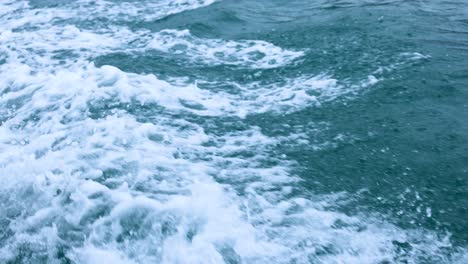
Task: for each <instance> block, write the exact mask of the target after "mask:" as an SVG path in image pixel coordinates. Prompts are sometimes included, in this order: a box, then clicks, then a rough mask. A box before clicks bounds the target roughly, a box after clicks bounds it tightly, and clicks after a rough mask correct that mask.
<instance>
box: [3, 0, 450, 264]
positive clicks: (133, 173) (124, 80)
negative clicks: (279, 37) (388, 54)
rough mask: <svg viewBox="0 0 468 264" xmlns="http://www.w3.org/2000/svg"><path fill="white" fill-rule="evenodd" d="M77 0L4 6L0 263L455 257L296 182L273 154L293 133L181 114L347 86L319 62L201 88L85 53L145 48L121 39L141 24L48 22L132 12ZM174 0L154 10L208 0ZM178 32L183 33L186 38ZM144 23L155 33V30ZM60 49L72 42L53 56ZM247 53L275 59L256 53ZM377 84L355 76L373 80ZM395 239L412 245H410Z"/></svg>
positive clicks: (227, 111) (282, 54)
mask: <svg viewBox="0 0 468 264" xmlns="http://www.w3.org/2000/svg"><path fill="white" fill-rule="evenodd" d="M77 3H80V4H83V6H80V7H79V8H78V11H76V10H73V9H71V8H70V7H68V8H64V7H46V8H43V9H41V10H39V11H38V13H37V12H36V11H34V9H30V7H28V5H27V4H24V3H23V2H16V1H11V2H3V3H2V4H1V5H2V8H0V12H3V13H1V14H6V17H1V18H0V22H4V23H3V25H5V29H6V30H5V31H2V33H1V35H0V47H1V50H0V52H2V54H5V55H4V56H5V59H4V60H5V62H4V63H1V64H0V177H1V179H2V185H1V186H0V231H1V232H0V262H7V261H17V262H23V263H41V262H47V263H60V260H59V259H60V258H61V259H62V260H63V259H65V258H67V259H68V260H70V261H72V262H76V263H90V264H94V263H102V262H103V261H104V262H112V263H223V262H225V263H240V262H244V263H294V262H295V263H310V262H315V263H376V262H381V261H385V260H387V261H390V262H392V261H404V260H405V259H407V261H408V262H409V263H412V262H413V263H417V262H418V260H420V259H423V258H425V257H429V258H432V259H435V260H440V261H444V260H447V259H446V256H445V255H444V254H443V252H442V250H443V249H444V248H446V247H450V246H451V244H450V241H449V240H448V239H445V238H441V237H438V236H437V235H436V234H434V233H431V232H427V231H424V230H403V229H400V228H398V227H396V226H393V225H390V224H386V223H385V222H382V221H378V220H376V219H375V218H373V217H361V216H354V217H351V216H347V215H345V214H343V213H339V212H335V211H333V210H330V209H329V207H330V205H333V204H334V203H335V202H336V201H335V200H334V199H333V197H323V196H313V195H312V194H310V193H308V192H305V191H304V190H301V189H300V188H301V187H300V184H298V182H299V181H300V180H299V179H298V178H297V177H295V176H294V175H292V173H291V171H290V169H291V167H292V166H293V163H292V162H291V161H288V160H287V157H282V158H277V157H274V156H272V155H271V152H272V149H273V148H274V147H275V145H276V144H278V143H279V142H281V141H282V140H285V138H286V139H287V140H289V139H295V138H298V139H301V136H300V135H297V134H294V135H290V136H285V138H279V137H278V138H274V137H268V136H266V135H265V134H264V133H262V131H261V129H259V128H257V127H253V126H252V127H246V128H243V129H240V130H238V131H230V132H221V133H214V132H208V131H205V129H204V128H203V127H202V126H201V125H200V124H198V123H196V122H195V121H193V119H190V118H187V114H190V115H193V116H216V117H227V116H231V117H236V116H238V117H245V116H246V115H248V114H254V113H265V112H277V113H286V112H290V111H295V110H299V109H303V108H304V107H307V106H309V105H311V104H317V103H320V102H323V101H327V100H332V99H334V98H336V97H338V96H340V95H341V94H344V93H348V92H349V89H351V90H353V89H354V87H352V86H346V85H345V84H343V83H340V82H339V81H338V80H336V79H334V78H333V77H332V76H328V75H320V76H301V77H298V78H294V79H286V80H283V81H282V82H281V83H272V84H271V83H270V84H262V83H255V82H252V83H249V84H243V85H239V84H236V83H228V84H229V85H231V86H233V87H234V88H235V89H237V90H238V93H228V92H223V91H216V90H214V89H209V88H206V89H204V88H201V87H202V86H203V85H202V83H201V82H199V83H189V84H187V83H186V82H183V81H181V82H180V83H179V84H177V85H176V84H174V83H169V82H166V81H162V80H160V79H158V78H157V77H156V76H155V75H152V74H146V75H145V74H136V73H127V72H123V71H121V70H120V69H118V68H116V67H113V66H102V67H96V66H95V65H94V64H93V63H90V62H88V59H90V58H92V57H93V56H96V55H100V54H106V53H109V52H115V51H124V50H125V47H129V50H130V51H133V50H135V49H140V48H147V47H146V46H134V47H132V46H125V45H128V43H129V42H130V41H131V40H134V39H135V36H143V35H142V34H143V33H141V32H136V33H135V32H131V31H129V30H127V29H122V28H112V27H109V28H108V29H106V30H96V31H89V30H84V29H79V28H77V27H75V26H73V25H67V23H65V24H63V25H60V24H54V23H51V20H53V19H54V18H55V19H57V18H62V19H65V18H66V19H70V18H73V17H74V16H75V15H77V14H78V13H74V12H82V11H79V10H90V11H91V12H90V13H89V14H91V15H92V14H93V12H95V13H96V12H103V13H102V14H101V15H103V14H106V15H107V14H112V15H113V16H115V17H114V19H117V18H116V17H117V16H120V15H121V13H115V12H114V11H112V10H117V11H119V12H127V13H125V14H126V15H128V16H130V15H131V16H137V15H138V11H134V10H133V11H132V10H123V9H122V10H121V8H122V7H123V6H125V5H126V4H128V3H125V2H124V3H113V2H99V3H94V4H93V2H92V1H78V2H77ZM142 3H145V2H142ZM161 3H164V4H166V3H167V2H166V1H163V2H158V3H157V5H162V4H161ZM172 3H175V4H174V5H175V7H176V8H175V9H174V6H171V5H170V4H168V6H170V7H168V8H166V9H163V11H161V12H162V13H161V14H160V15H159V14H158V15H155V16H156V17H161V16H163V13H164V12H166V11H167V10H171V11H167V12H168V13H171V12H173V11H174V10H179V11H180V10H188V9H191V8H196V7H199V6H202V5H205V4H207V3H211V1H193V2H187V3H189V4H188V5H184V4H183V3H185V2H182V1H179V2H172ZM190 3H192V4H190ZM96 5H97V6H98V7H96ZM140 5H141V9H145V8H143V7H146V8H148V7H151V3H149V2H148V5H147V6H145V5H144V4H140V3H139V4H136V7H135V8H140ZM71 6H72V7H73V6H74V4H72V5H71ZM93 6H94V7H93ZM3 7H5V9H3ZM80 8H81V9H80ZM3 10H7V11H3ZM13 10H17V12H13ZM93 10H94V11H93ZM109 10H111V11H109ZM120 10H121V11H120ZM164 10H166V11H164ZM179 11H178V12H179ZM106 12H107V13H106ZM142 12H143V11H142ZM145 12H146V11H145ZM158 12H159V11H158ZM167 12H166V14H168V13H167ZM47 14H50V16H49V15H47ZM89 14H87V15H89ZM28 15H30V17H28ZM124 17H125V16H124ZM143 17H144V19H150V18H151V19H152V17H151V15H150V14H149V16H147V17H145V16H143ZM28 25H29V26H31V28H29V29H27V30H26V29H25V31H24V32H23V31H21V30H19V31H18V27H26V26H28ZM119 32H120V33H119ZM168 32H169V33H168ZM144 34H148V32H146V33H144ZM158 34H162V35H164V34H169V35H170V41H174V43H175V42H177V41H182V42H184V43H186V44H185V45H186V46H187V47H188V48H189V49H191V50H190V51H189V52H188V53H187V54H188V57H189V58H196V57H197V56H199V57H200V58H201V59H202V60H203V59H206V63H219V64H231V65H238V66H239V65H240V66H248V67H253V68H267V67H270V66H271V65H273V66H274V67H279V66H281V65H285V64H286V63H291V61H292V60H294V59H295V58H297V57H295V56H299V55H300V54H299V53H294V52H292V53H290V52H289V51H285V50H283V49H281V48H279V47H276V46H273V45H272V44H269V43H266V42H260V41H245V42H242V41H240V42H230V41H222V40H203V39H198V38H195V37H192V36H191V35H189V34H188V32H186V31H180V32H175V31H163V32H162V33H158ZM171 34H173V35H175V36H176V35H177V34H182V35H181V36H180V40H178V39H177V36H176V37H173V36H172V35H171ZM149 35H150V36H151V37H150V38H148V39H149V40H150V41H161V39H158V38H157V37H155V35H153V33H149ZM162 38H163V39H164V37H162ZM200 43H201V44H203V45H205V46H206V47H207V48H210V49H213V50H220V51H222V52H224V54H225V56H224V57H223V56H221V57H217V55H216V54H215V53H216V52H214V51H213V52H212V53H208V55H207V57H206V58H205V57H204V56H205V55H206V54H203V53H202V52H201V49H198V48H196V47H195V46H197V45H199V44H200ZM233 43H235V44H233ZM173 47H174V44H173V43H170V44H168V46H167V47H166V48H167V49H168V50H170V49H171V48H173ZM153 48H154V47H153ZM164 49H165V48H164ZM164 49H161V50H162V51H164ZM63 50H68V51H69V52H71V53H72V54H75V55H73V56H71V55H69V54H68V55H64V56H62V57H60V56H59V58H56V57H55V56H56V55H57V53H58V52H60V51H63ZM252 50H253V51H254V52H260V53H264V55H265V57H263V58H267V59H257V58H254V57H250V54H249V52H251V51H252ZM209 54H212V55H213V56H214V57H213V56H211V55H209ZM288 54H289V55H290V56H289V55H288ZM294 54H295V55H294ZM190 56H192V57H190ZM230 56H232V57H233V60H234V62H232V60H231V59H228V57H230ZM271 59H276V64H275V63H270V60H271ZM63 60H65V61H63ZM60 61H63V62H60ZM273 66H272V67H273ZM368 82H369V83H367V82H366V80H364V81H363V84H359V85H358V86H360V87H361V86H365V85H372V83H374V82H375V79H373V78H369V80H368ZM204 85H205V86H207V85H208V86H209V85H216V83H205V84H204ZM325 147H326V146H325ZM297 193H301V195H300V196H298V195H297ZM345 196H346V195H345ZM398 243H403V244H404V243H407V244H409V245H411V248H412V250H411V251H409V252H407V253H405V254H401V253H400V251H401V249H399V248H398V245H397V244H398Z"/></svg>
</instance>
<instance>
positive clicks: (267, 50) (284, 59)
mask: <svg viewBox="0 0 468 264" xmlns="http://www.w3.org/2000/svg"><path fill="white" fill-rule="evenodd" d="M147 47H149V48H151V49H156V50H160V51H163V52H170V53H171V54H174V55H183V56H184V57H188V58H189V59H190V61H191V62H192V63H205V64H209V65H219V64H225V65H240V66H246V67H251V68H255V69H267V68H276V67H280V66H284V65H286V64H288V63H291V62H292V61H293V60H295V59H297V58H299V57H301V56H303V55H304V52H303V51H291V50H285V49H282V48H280V47H277V46H275V45H273V44H271V43H268V42H265V41H259V40H241V41H234V40H228V41H227V40H220V39H201V38H197V37H194V36H192V35H191V34H190V32H189V31H188V30H181V31H178V30H163V31H161V32H159V33H157V34H154V35H153V36H152V39H151V41H150V42H149V43H148V46H147Z"/></svg>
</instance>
